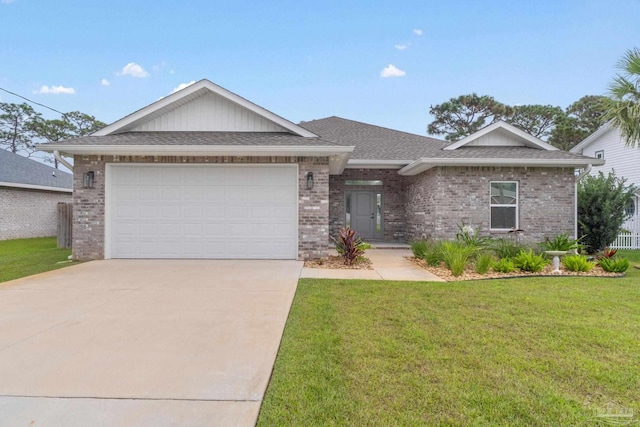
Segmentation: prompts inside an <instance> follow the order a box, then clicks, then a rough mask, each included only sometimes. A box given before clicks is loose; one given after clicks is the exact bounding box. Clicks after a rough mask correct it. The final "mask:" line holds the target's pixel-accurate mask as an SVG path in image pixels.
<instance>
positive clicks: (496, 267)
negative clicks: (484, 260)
mask: <svg viewBox="0 0 640 427" xmlns="http://www.w3.org/2000/svg"><path fill="white" fill-rule="evenodd" d="M492 267H493V271H495V272H496V273H511V272H513V271H515V269H516V265H515V264H514V263H513V260H512V259H511V258H500V259H499V260H498V261H496V262H494V263H493V266H492Z"/></svg>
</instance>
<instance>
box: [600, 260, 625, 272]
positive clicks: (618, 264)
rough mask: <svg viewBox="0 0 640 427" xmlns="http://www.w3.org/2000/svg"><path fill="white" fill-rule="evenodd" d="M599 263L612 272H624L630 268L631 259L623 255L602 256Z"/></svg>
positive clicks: (605, 269)
mask: <svg viewBox="0 0 640 427" xmlns="http://www.w3.org/2000/svg"><path fill="white" fill-rule="evenodd" d="M598 264H599V265H600V267H602V269H603V270H604V271H608V272H610V273H624V272H625V271H627V269H628V268H629V260H628V259H626V258H622V257H615V258H613V257H611V258H600V259H599V260H598Z"/></svg>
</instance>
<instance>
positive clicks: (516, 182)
mask: <svg viewBox="0 0 640 427" xmlns="http://www.w3.org/2000/svg"><path fill="white" fill-rule="evenodd" d="M493 184H515V185H516V203H515V205H512V204H494V203H491V186H492V185H493ZM491 208H515V211H516V224H515V228H516V229H518V228H520V226H519V223H520V220H519V219H520V218H519V217H520V186H519V184H518V181H490V182H489V228H490V230H496V231H504V230H511V228H493V227H492V224H493V221H492V218H491Z"/></svg>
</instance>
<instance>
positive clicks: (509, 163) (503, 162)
mask: <svg viewBox="0 0 640 427" xmlns="http://www.w3.org/2000/svg"><path fill="white" fill-rule="evenodd" d="M589 164H595V165H597V166H600V165H603V164H604V160H602V159H591V158H589V159H504V158H503V159H500V158H497V159H491V158H478V159H474V158H455V159H452V158H437V159H429V158H423V159H418V160H416V161H415V162H413V163H411V164H409V165H407V166H405V167H403V168H402V169H400V170H399V171H398V173H399V174H400V175H417V174H419V173H421V172H424V171H426V170H428V169H431V168H433V167H436V166H471V167H473V166H506V167H538V168H540V167H556V168H558V167H568V168H577V167H585V166H587V165H589Z"/></svg>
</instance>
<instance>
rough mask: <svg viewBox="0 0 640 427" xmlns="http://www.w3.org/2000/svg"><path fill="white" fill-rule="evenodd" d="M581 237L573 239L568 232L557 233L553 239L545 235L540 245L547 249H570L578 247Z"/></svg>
mask: <svg viewBox="0 0 640 427" xmlns="http://www.w3.org/2000/svg"><path fill="white" fill-rule="evenodd" d="M579 242H580V239H571V238H570V237H569V234H568V233H561V234H556V235H555V236H553V239H549V237H545V238H544V241H543V242H542V243H540V247H541V248H542V249H543V250H545V251H570V250H573V249H578V244H579Z"/></svg>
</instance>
